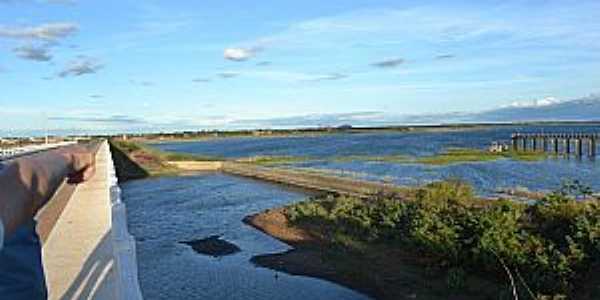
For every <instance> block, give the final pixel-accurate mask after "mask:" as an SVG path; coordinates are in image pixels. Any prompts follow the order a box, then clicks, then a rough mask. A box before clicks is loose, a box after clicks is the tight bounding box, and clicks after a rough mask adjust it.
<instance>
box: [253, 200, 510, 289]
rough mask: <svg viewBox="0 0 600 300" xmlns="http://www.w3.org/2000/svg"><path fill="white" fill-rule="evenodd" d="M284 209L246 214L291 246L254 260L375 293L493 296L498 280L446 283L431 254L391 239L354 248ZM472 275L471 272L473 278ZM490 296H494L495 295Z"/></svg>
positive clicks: (280, 269)
mask: <svg viewBox="0 0 600 300" xmlns="http://www.w3.org/2000/svg"><path fill="white" fill-rule="evenodd" d="M284 212H285V211H284V209H274V210H268V211H265V212H263V213H260V214H256V215H252V216H248V217H246V218H245V219H244V222H245V223H246V224H249V225H250V226H253V227H255V228H257V229H258V230H261V231H263V232H265V233H266V234H269V235H270V236H273V237H274V238H276V239H278V240H280V241H282V242H285V243H287V244H289V245H290V246H292V247H294V249H292V250H290V251H287V252H284V253H278V254H267V255H260V256H255V257H253V258H252V262H253V263H254V264H256V265H257V266H260V267H264V268H269V269H273V270H277V271H281V272H285V273H288V274H292V275H303V276H310V277H315V278H321V279H325V280H328V281H331V282H335V283H337V284H340V285H343V286H346V287H349V288H351V289H353V290H356V291H359V292H362V293H364V294H366V295H368V296H371V297H373V298H375V299H497V295H498V293H499V292H501V291H499V290H498V286H497V284H494V283H492V282H490V281H487V280H482V279H480V278H477V277H476V276H470V277H469V279H468V284H467V286H468V288H466V289H464V290H461V291H460V292H457V291H452V290H449V289H448V288H447V282H446V274H445V273H444V272H441V271H440V270H437V269H435V268H425V267H423V266H424V265H426V264H427V262H428V261H429V260H430V259H429V258H427V257H424V256H421V255H418V254H417V255H415V254H413V253H407V252H405V251H403V250H401V249H399V248H398V247H394V246H390V245H370V246H368V249H365V251H363V252H361V253H358V252H353V251H349V250H347V249H343V248H341V247H338V246H336V245H332V244H330V243H327V242H325V241H323V240H322V239H320V238H319V237H318V234H314V233H313V232H318V228H311V229H303V228H297V227H294V226H292V225H291V224H290V223H289V222H288V220H287V217H286V216H285V213H284ZM471 277H473V278H471ZM494 296H496V297H495V298H494Z"/></svg>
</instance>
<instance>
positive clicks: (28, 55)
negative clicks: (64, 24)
mask: <svg viewBox="0 0 600 300" xmlns="http://www.w3.org/2000/svg"><path fill="white" fill-rule="evenodd" d="M13 51H14V52H15V53H16V54H17V56H18V57H20V58H22V59H28V60H34V61H49V60H51V59H52V55H51V54H50V53H49V50H48V48H44V47H35V46H31V45H29V46H22V47H18V48H15V49H14V50H13Z"/></svg>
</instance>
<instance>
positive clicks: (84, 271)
mask: <svg viewBox="0 0 600 300" xmlns="http://www.w3.org/2000/svg"><path fill="white" fill-rule="evenodd" d="M110 234H111V232H110V231H108V232H106V233H105V234H104V236H103V237H102V239H101V240H100V242H99V243H98V244H97V245H96V248H95V249H94V251H93V252H92V253H91V254H90V255H89V256H88V258H87V260H86V261H85V263H84V264H83V266H82V268H81V271H80V272H79V274H77V277H76V278H75V280H73V282H72V283H71V285H70V286H69V288H68V289H67V290H66V291H65V293H64V294H63V295H62V296H60V298H59V299H61V300H70V299H94V296H99V295H106V296H110V295H112V294H111V292H112V291H114V290H115V287H114V286H112V285H113V284H114V281H113V280H107V279H108V277H109V276H114V274H111V272H114V270H113V268H114V266H113V264H114V261H113V256H112V255H107V254H111V253H112V251H113V249H112V244H111V243H110V240H108V237H109V236H110Z"/></svg>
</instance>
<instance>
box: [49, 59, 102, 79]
mask: <svg viewBox="0 0 600 300" xmlns="http://www.w3.org/2000/svg"><path fill="white" fill-rule="evenodd" d="M102 67H103V65H102V64H101V63H99V62H98V61H97V60H96V59H93V58H90V57H79V58H77V59H76V60H73V61H71V62H69V63H68V64H67V66H66V67H65V69H64V70H62V71H60V72H59V73H58V76H59V77H63V78H64V77H69V76H82V75H86V74H94V73H96V72H98V71H99V70H100V69H102Z"/></svg>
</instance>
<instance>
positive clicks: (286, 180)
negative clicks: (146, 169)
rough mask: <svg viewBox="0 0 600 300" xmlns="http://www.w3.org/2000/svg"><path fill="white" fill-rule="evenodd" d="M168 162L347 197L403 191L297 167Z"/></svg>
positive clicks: (227, 162) (377, 183)
mask: <svg viewBox="0 0 600 300" xmlns="http://www.w3.org/2000/svg"><path fill="white" fill-rule="evenodd" d="M169 164H172V165H174V166H176V167H177V168H179V169H181V170H183V171H221V172H224V173H227V174H231V175H236V176H243V177H248V178H253V179H257V180H263V181H269V182H273V183H278V184H284V185H289V186H294V187H299V188H303V189H308V190H314V191H318V192H327V193H337V194H342V195H348V196H357V197H364V196H368V195H372V194H375V193H378V192H387V193H391V192H396V193H398V192H402V191H403V190H402V188H401V187H398V186H395V185H390V184H384V183H379V182H372V181H366V180H359V179H355V178H346V177H340V176H334V175H330V174H325V173H319V172H316V171H309V170H305V169H298V168H296V169H294V168H280V167H262V166H257V165H253V164H251V163H240V162H233V161H225V162H212V161H207V162H197V161H180V162H169Z"/></svg>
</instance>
